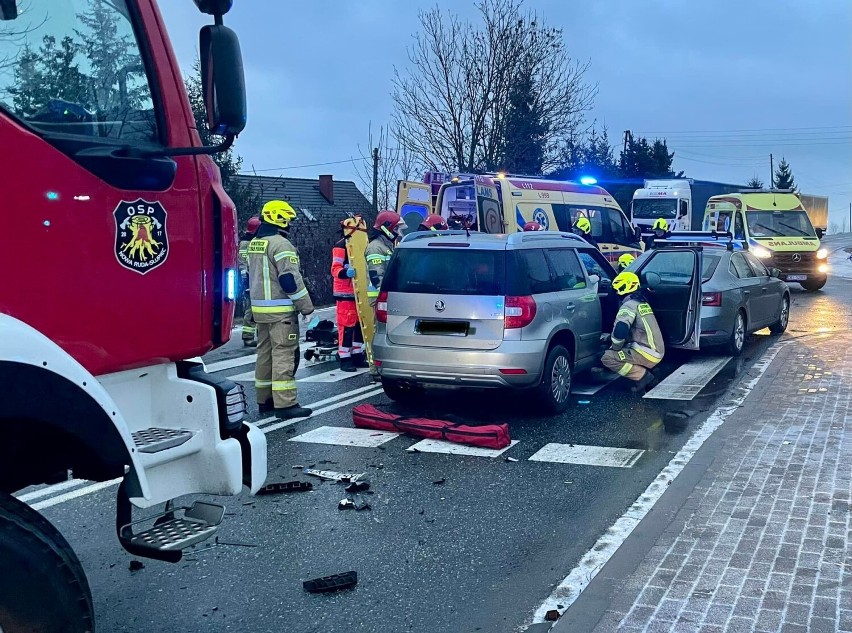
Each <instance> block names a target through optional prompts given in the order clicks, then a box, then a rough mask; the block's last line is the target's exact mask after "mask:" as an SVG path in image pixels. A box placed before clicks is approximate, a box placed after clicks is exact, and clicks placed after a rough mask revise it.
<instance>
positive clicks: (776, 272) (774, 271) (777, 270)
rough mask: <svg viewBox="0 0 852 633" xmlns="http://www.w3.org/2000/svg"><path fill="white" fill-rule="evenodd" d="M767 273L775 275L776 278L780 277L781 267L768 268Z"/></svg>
mask: <svg viewBox="0 0 852 633" xmlns="http://www.w3.org/2000/svg"><path fill="white" fill-rule="evenodd" d="M769 275H770V276H772V277H775V278H776V279H780V278H781V269H780V268H770V269H769Z"/></svg>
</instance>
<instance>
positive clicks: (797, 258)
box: [793, 253, 802, 263]
mask: <svg viewBox="0 0 852 633" xmlns="http://www.w3.org/2000/svg"><path fill="white" fill-rule="evenodd" d="M793 261H794V262H797V263H798V262H800V261H802V256H801V255H799V254H798V253H793Z"/></svg>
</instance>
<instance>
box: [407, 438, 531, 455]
mask: <svg viewBox="0 0 852 633" xmlns="http://www.w3.org/2000/svg"><path fill="white" fill-rule="evenodd" d="M517 443H518V440H512V443H511V444H509V445H508V446H507V447H506V448H501V449H494V448H480V447H479V446H467V445H466V444H456V443H455V442H445V441H444V440H420V441H419V442H417V444H415V445H414V446H410V447H408V448H407V449H406V450H407V451H410V452H412V453H415V452H416V453H445V454H447V455H470V456H472V457H500V455H502V454H503V453H505V452H506V451H508V450H509V449H510V448H512V447H513V446H514V445H515V444H517Z"/></svg>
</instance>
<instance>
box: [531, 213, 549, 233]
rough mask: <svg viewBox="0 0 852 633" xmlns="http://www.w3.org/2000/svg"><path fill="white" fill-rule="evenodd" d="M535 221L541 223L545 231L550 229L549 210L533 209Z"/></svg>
mask: <svg viewBox="0 0 852 633" xmlns="http://www.w3.org/2000/svg"><path fill="white" fill-rule="evenodd" d="M533 222H538V223H539V224H541V227H542V228H543V229H544V230H545V231H547V230H549V229H550V219H549V218H548V217H547V212H546V211H545V210H544V209H542V208H538V209H536V210H535V211H533Z"/></svg>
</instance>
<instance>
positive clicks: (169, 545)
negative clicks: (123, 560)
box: [122, 501, 225, 551]
mask: <svg viewBox="0 0 852 633" xmlns="http://www.w3.org/2000/svg"><path fill="white" fill-rule="evenodd" d="M179 510H180V508H179ZM184 510H185V511H184V514H183V517H175V516H174V515H173V514H171V518H168V519H167V520H165V521H162V522H159V523H158V524H155V525H154V527H152V528H149V529H147V530H145V531H143V532H139V533H138V534H132V533H131V526H130V525H128V526H125V527H124V529H122V536H123V537H124V538H123V540H126V541H127V543H128V544H129V545H131V546H133V547H134V548H136V549H142V550H160V551H162V550H167V551H177V550H183V549H186V548H187V547H191V546H193V545H196V544H198V543H200V542H201V541H204V540H206V539H208V538H210V537H211V536H212V535H213V534H214V533H215V532H216V530H218V529H219V524H220V523H221V522H222V517H224V515H225V508H224V507H223V506H221V505H218V504H215V503H208V502H206V501H196V502H195V503H193V504H192V505H191V506H190V507H188V508H185V509H184ZM148 520H149V521H150V518H149V519H148Z"/></svg>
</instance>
